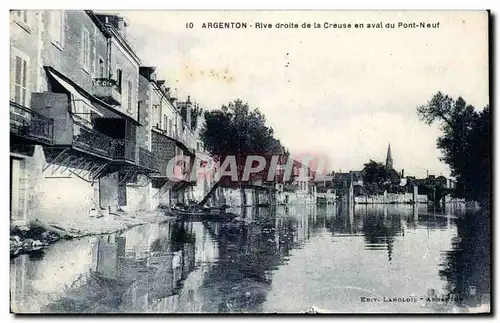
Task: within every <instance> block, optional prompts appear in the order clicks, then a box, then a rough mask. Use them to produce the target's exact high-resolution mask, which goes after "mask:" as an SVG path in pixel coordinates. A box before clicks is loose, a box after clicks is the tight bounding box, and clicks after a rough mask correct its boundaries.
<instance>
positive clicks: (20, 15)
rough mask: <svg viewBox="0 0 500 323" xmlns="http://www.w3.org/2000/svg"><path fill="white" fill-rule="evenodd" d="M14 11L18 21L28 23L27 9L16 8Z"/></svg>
mask: <svg viewBox="0 0 500 323" xmlns="http://www.w3.org/2000/svg"><path fill="white" fill-rule="evenodd" d="M15 13H16V16H17V19H18V20H19V21H22V22H24V23H25V24H28V11H27V10H16V11H15Z"/></svg>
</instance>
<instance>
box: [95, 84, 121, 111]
mask: <svg viewBox="0 0 500 323" xmlns="http://www.w3.org/2000/svg"><path fill="white" fill-rule="evenodd" d="M93 94H94V96H96V97H98V98H99V99H101V100H103V101H105V102H107V103H109V104H112V105H119V104H121V96H122V95H121V87H120V85H119V84H118V82H117V81H115V80H113V79H109V78H96V79H94V84H93Z"/></svg>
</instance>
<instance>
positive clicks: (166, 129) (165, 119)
mask: <svg viewBox="0 0 500 323" xmlns="http://www.w3.org/2000/svg"><path fill="white" fill-rule="evenodd" d="M163 120H164V123H163V124H164V126H163V127H164V128H163V130H165V132H166V133H168V117H167V116H166V115H164V116H163Z"/></svg>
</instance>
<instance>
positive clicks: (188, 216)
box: [171, 210, 238, 222]
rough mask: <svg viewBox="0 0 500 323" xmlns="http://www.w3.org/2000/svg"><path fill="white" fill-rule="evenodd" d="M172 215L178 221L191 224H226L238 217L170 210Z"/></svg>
mask: <svg viewBox="0 0 500 323" xmlns="http://www.w3.org/2000/svg"><path fill="white" fill-rule="evenodd" d="M171 213H172V215H174V216H176V217H177V218H178V219H179V220H183V221H192V222H203V221H210V222H227V221H232V220H233V219H235V218H237V217H238V214H234V213H222V212H221V213H208V212H192V211H184V210H172V211H171Z"/></svg>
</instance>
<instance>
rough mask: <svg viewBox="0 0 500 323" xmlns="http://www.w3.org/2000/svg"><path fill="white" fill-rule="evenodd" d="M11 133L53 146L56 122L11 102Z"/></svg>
mask: <svg viewBox="0 0 500 323" xmlns="http://www.w3.org/2000/svg"><path fill="white" fill-rule="evenodd" d="M10 132H11V133H13V134H15V135H17V136H20V137H24V138H27V139H31V140H34V141H38V142H40V143H45V144H51V143H52V140H53V138H54V120H52V119H50V118H47V117H45V116H43V115H41V114H39V113H37V112H35V111H33V110H31V109H29V108H27V107H24V106H22V105H20V104H17V103H15V102H12V101H11V102H10Z"/></svg>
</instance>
